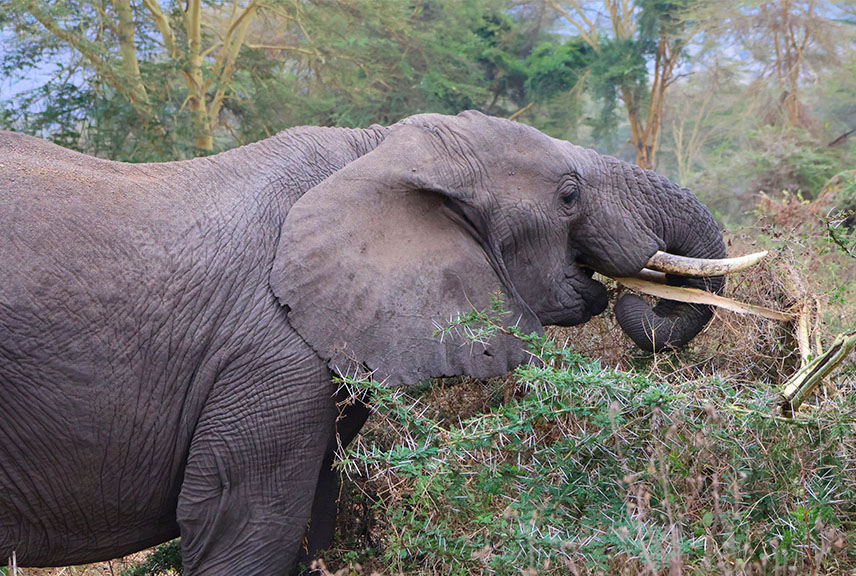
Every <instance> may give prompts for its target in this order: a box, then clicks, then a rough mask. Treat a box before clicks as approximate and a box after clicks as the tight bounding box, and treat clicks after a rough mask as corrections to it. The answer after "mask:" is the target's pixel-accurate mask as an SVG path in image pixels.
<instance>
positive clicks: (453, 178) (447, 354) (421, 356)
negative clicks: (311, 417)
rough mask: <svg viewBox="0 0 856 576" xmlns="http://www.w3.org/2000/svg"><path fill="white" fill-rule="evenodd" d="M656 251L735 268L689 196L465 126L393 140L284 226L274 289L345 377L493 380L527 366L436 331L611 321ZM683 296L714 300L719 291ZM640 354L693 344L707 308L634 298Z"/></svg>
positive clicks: (625, 316) (523, 130)
mask: <svg viewBox="0 0 856 576" xmlns="http://www.w3.org/2000/svg"><path fill="white" fill-rule="evenodd" d="M658 250H663V251H667V252H672V253H674V254H678V255H684V256H691V257H695V258H721V257H723V256H724V253H725V249H724V246H723V243H722V238H721V235H720V233H719V231H718V229H717V226H716V224H715V222H714V221H713V218H712V217H711V215H710V213H709V212H708V211H707V209H706V208H705V207H704V206H703V205H702V204H701V203H700V202H699V201H698V200H697V199H696V198H695V197H694V196H693V195H692V194H691V193H690V192H689V191H688V190H686V189H684V188H680V187H679V186H677V185H675V184H673V183H671V182H669V181H668V180H667V179H665V178H662V177H660V176H658V175H656V174H655V173H653V172H647V171H643V170H641V169H639V168H637V167H635V166H631V165H629V164H626V163H624V162H621V161H619V160H617V159H615V158H611V157H607V156H602V155H599V154H597V153H595V152H593V151H590V150H585V149H583V148H579V147H577V146H574V145H572V144H569V143H568V142H565V141H561V140H556V139H553V138H550V137H548V136H546V135H544V134H543V133H541V132H539V131H537V130H535V129H533V128H531V127H528V126H526V125H523V124H520V123H516V122H511V121H507V120H501V119H497V118H490V117H487V116H484V115H482V114H479V113H474V112H468V113H464V114H461V115H458V116H455V117H446V116H439V115H434V114H425V115H419V116H414V117H411V118H408V119H406V120H404V121H402V122H400V123H399V124H397V125H395V126H393V127H392V128H391V129H390V131H389V133H388V135H387V136H386V138H385V139H384V141H383V142H382V143H381V144H380V145H379V146H378V147H377V148H375V149H374V150H373V151H372V152H370V153H368V154H366V155H365V156H363V157H361V158H359V159H358V160H356V161H354V162H352V163H350V164H348V165H347V166H345V167H344V168H343V169H341V170H339V171H338V172H336V173H335V174H333V175H332V176H330V177H329V178H327V179H326V180H324V181H323V182H322V183H320V184H319V185H317V186H315V187H314V188H312V189H311V190H309V191H308V192H307V193H306V194H305V195H304V196H303V197H301V198H300V199H299V200H298V201H297V202H296V203H295V204H294V206H292V208H291V209H290V211H289V212H288V214H287V216H286V218H285V220H284V223H283V225H282V230H281V237H280V241H279V246H278V251H277V254H276V258H275V260H274V264H273V269H272V272H271V285H272V287H273V291H274V293H275V294H276V296H277V297H278V298H279V300H280V301H281V303H282V304H284V305H285V306H286V307H287V308H288V309H289V312H288V313H289V321H290V322H291V323H292V325H293V326H294V327H295V328H296V329H297V330H298V332H299V333H300V334H301V336H302V337H303V338H304V339H305V340H306V341H307V342H308V343H309V344H310V345H312V346H313V348H314V349H315V350H316V351H317V352H318V353H319V354H320V355H321V356H322V357H324V358H325V359H327V360H328V361H329V363H330V366H331V367H332V368H334V369H336V370H338V371H339V372H341V373H346V372H349V371H351V370H353V369H354V368H355V367H361V368H363V369H368V370H370V371H374V372H375V377H376V378H386V379H388V381H389V382H390V383H391V384H396V383H402V382H404V383H411V382H415V381H418V380H422V379H425V378H429V377H440V376H451V375H457V374H462V373H466V374H469V375H472V376H475V377H486V376H491V375H495V374H499V373H502V372H505V371H507V370H509V369H510V368H512V367H513V366H515V365H517V364H519V363H520V362H522V361H524V360H525V359H526V357H527V355H526V353H525V351H524V350H523V349H522V346H521V344H520V343H519V342H518V341H517V340H516V339H515V338H513V337H511V336H508V335H506V334H503V333H500V334H498V335H496V336H494V337H493V338H491V339H490V340H489V341H486V342H472V341H467V340H466V339H465V338H463V337H462V336H460V335H452V336H447V337H445V338H440V337H438V336H437V332H438V329H441V328H442V327H443V326H446V325H448V324H449V322H450V320H453V319H454V318H455V317H456V316H457V315H458V314H465V313H467V312H469V311H472V310H473V309H474V308H475V309H484V308H487V307H489V305H490V300H491V294H493V293H498V292H501V293H502V295H503V299H504V304H505V307H506V308H507V309H508V310H509V311H510V314H509V315H507V316H506V317H505V320H504V321H505V322H506V323H507V324H515V325H517V326H518V327H519V328H520V329H522V330H523V331H525V332H531V331H538V330H541V326H542V325H548V324H558V325H574V324H580V323H583V322H585V321H587V320H588V319H589V318H591V316H593V315H596V314H599V313H600V312H602V311H603V310H604V308H605V307H606V305H607V295H606V289H605V288H604V286H603V285H602V284H600V283H599V282H597V281H595V280H594V279H593V278H592V275H593V272H594V271H598V272H601V273H603V274H606V275H609V276H629V275H633V274H635V273H637V272H639V271H640V270H642V269H643V268H644V267H645V265H646V263H647V262H648V260H649V258H650V257H651V256H652V255H654V254H655V252H657V251H658ZM669 281H670V283H673V284H674V283H685V284H689V285H696V286H699V287H702V288H705V289H708V290H714V291H717V290H719V289H720V288H721V286H722V278H721V277H719V278H709V279H695V280H685V279H679V278H677V277H669ZM615 310H616V314H617V317H618V320H619V322H620V324H621V326H622V327H623V329H624V330H625V331H626V332H627V333H628V334H629V336H630V337H631V338H632V339H633V340H634V341H635V342H636V343H637V345H639V346H640V347H642V348H644V349H648V350H660V349H663V348H667V347H677V346H681V345H683V344H685V343H686V342H688V341H689V340H690V339H691V338H693V337H694V336H695V335H696V334H697V333H698V332H699V331H700V330H701V329H702V328H703V327H704V325H705V324H706V323H707V321H708V320H709V319H710V316H711V312H710V311H709V309H708V308H707V307H705V306H698V305H689V304H682V303H676V302H671V301H662V302H660V303H658V304H657V305H656V306H655V307H653V308H651V307H650V306H648V304H647V303H646V302H645V301H644V300H642V299H641V298H639V297H637V296H633V295H625V296H624V297H623V298H622V299H621V300H620V301H619V302H618V304H617V306H616V309H615Z"/></svg>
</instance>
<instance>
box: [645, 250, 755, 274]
mask: <svg viewBox="0 0 856 576" xmlns="http://www.w3.org/2000/svg"><path fill="white" fill-rule="evenodd" d="M766 255H767V251H766V250H765V251H763V252H756V253H754V254H747V255H746V256H739V257H737V258H718V259H708V258H688V257H686V256H677V255H675V254H669V253H668V252H660V251H658V252H657V253H656V254H654V255H653V256H651V259H650V260H648V264H646V266H647V267H648V268H650V269H651V270H656V271H658V272H664V273H666V274H674V275H676V276H689V277H693V278H705V277H708V276H722V275H724V274H733V273H734V272H740V271H741V270H746V269H747V268H751V267H752V266H754V265H755V264H757V263H758V262H760V261H761V260H762V259H763V258H764V257H765V256H766Z"/></svg>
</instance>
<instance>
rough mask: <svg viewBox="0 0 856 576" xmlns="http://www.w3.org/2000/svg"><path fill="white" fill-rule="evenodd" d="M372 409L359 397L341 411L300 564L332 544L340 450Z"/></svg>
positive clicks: (341, 396) (320, 477)
mask: <svg viewBox="0 0 856 576" xmlns="http://www.w3.org/2000/svg"><path fill="white" fill-rule="evenodd" d="M348 396H349V395H348V393H346V392H341V393H340V394H339V396H338V397H337V398H336V401H337V403H340V402H343V401H345V400H347V399H348ZM370 413H371V409H370V408H369V406H368V405H367V404H365V403H364V402H362V401H360V400H357V399H355V400H354V401H353V403H352V404H348V405H347V406H345V408H344V409H342V410H341V413H340V414H339V419H338V420H337V421H336V434H335V435H334V436H333V437H332V438H331V439H330V442H329V443H328V445H327V451H326V453H325V454H324V461H323V463H322V464H321V472H320V473H319V475H318V485H317V487H316V488H315V500H314V502H313V503H312V520H311V521H310V523H309V528H308V529H307V531H306V544H305V546H301V548H300V558H299V561H298V562H299V564H302V565H304V566H308V565H309V564H310V563H311V561H312V560H313V559H315V558H317V557H318V555H319V553H320V552H321V551H323V550H326V549H327V548H329V547H330V543H331V542H332V541H333V533H334V532H335V529H336V515H337V512H338V509H337V504H338V500H339V488H340V486H339V474H338V473H337V472H336V471H335V470H333V462H334V461H335V459H336V450H337V449H338V447H339V445H340V444H341V446H342V447H345V446H347V445H348V444H350V443H351V441H352V440H353V439H354V438H355V437H356V436H357V434H358V433H359V432H360V429H361V428H362V427H363V424H365V423H366V420H367V419H368V417H369V414H370Z"/></svg>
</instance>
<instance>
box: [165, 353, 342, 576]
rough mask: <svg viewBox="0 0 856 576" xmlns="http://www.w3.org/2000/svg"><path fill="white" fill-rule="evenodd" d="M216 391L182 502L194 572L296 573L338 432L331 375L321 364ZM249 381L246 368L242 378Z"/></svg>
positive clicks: (197, 435) (187, 563)
mask: <svg viewBox="0 0 856 576" xmlns="http://www.w3.org/2000/svg"><path fill="white" fill-rule="evenodd" d="M265 368H266V370H265V371H268V370H270V372H268V375H267V377H266V378H262V377H261V376H260V375H259V372H258V371H255V370H250V371H249V373H250V374H252V375H253V378H252V381H251V382H246V383H242V384H235V383H234V381H232V382H230V381H229V378H225V379H224V381H223V382H220V383H218V385H217V386H215V388H214V389H213V390H212V393H211V395H210V397H209V400H208V402H207V403H206V407H205V410H204V412H203V415H202V418H201V419H200V421H199V423H198V425H197V427H196V430H195V432H194V435H193V440H192V442H191V447H190V453H189V456H188V462H187V466H186V468H185V477H184V480H183V483H182V488H181V494H180V496H179V503H178V522H179V525H180V527H181V543H182V557H183V563H184V573H185V574H186V575H188V576H197V575H200V574H204V575H206V576H210V575H220V574H222V575H230V576H231V575H234V574H241V575H242V576H254V575H258V576H270V575H274V574H287V573H288V572H289V570H290V569H291V567H292V566H293V565H294V562H295V560H296V558H297V554H298V549H299V546H300V542H301V540H302V539H303V535H304V531H305V529H306V524H307V522H308V521H309V517H310V512H311V506H312V501H313V497H314V493H315V486H316V483H317V480H318V472H319V470H320V468H321V463H322V460H323V458H324V454H325V450H326V449H327V445H328V439H329V438H330V436H331V435H332V434H333V424H334V421H335V414H336V413H335V405H334V399H333V396H332V393H333V390H332V384H331V383H330V378H329V373H328V372H327V370H326V367H325V366H324V365H323V363H322V362H321V361H320V360H318V359H317V357H314V355H313V357H311V358H306V359H305V360H304V361H303V362H302V363H300V364H297V365H295V364H294V363H291V364H287V365H285V366H279V367H276V366H274V365H272V364H270V363H268V364H266V366H265ZM241 374H242V375H246V374H247V371H246V367H244V368H243V369H242V370H241Z"/></svg>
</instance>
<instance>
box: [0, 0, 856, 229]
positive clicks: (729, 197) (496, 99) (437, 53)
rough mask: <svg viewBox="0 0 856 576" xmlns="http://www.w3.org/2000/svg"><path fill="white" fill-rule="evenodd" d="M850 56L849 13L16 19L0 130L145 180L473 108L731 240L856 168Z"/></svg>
mask: <svg viewBox="0 0 856 576" xmlns="http://www.w3.org/2000/svg"><path fill="white" fill-rule="evenodd" d="M854 38H856V6H854V4H853V3H852V2H843V1H842V2H839V1H834V0H770V1H766V0H574V1H571V2H567V1H566V2H561V1H558V0H556V1H553V0H421V1H420V0H383V1H370V0H343V1H334V0H223V1H220V0H176V1H173V0H64V1H51V2H37V1H34V0H5V1H4V2H3V3H2V5H0V39H2V48H0V56H2V61H1V62H2V64H0V101H2V107H0V126H2V127H3V128H6V129H12V130H17V131H22V132H27V133H32V134H37V135H40V136H42V137H45V138H49V139H51V140H53V141H55V142H57V143H59V144H62V145H63V146H67V147H70V148H75V149H78V150H82V151H85V152H88V153H91V154H94V155H97V156H101V157H104V158H111V159H115V160H127V161H135V162H136V161H161V160H172V159H181V158H188V157H193V156H197V155H201V154H210V153H213V152H218V151H221V150H225V149H228V148H231V147H234V146H238V145H241V144H245V143H248V142H252V141H255V140H259V139H261V138H264V137H266V136H269V135H271V134H274V133H276V132H278V131H280V130H283V129H285V128H288V127H290V126H295V125H301V124H313V125H325V126H350V127H354V126H368V125H369V124H372V123H382V124H389V123H392V122H395V121H397V120H399V119H401V118H403V117H405V116H408V115H411V114H415V113H419V112H440V113H450V114H453V113H457V112H459V111H461V110H464V109H471V108H472V109H477V110H481V111H483V112H485V113H487V114H493V115H497V116H512V115H513V116H514V117H515V118H517V119H519V120H520V121H522V122H526V123H528V124H531V125H533V126H535V127H537V128H539V129H541V130H543V131H545V132H547V133H548V134H550V135H552V136H555V137H558V138H564V139H567V140H570V141H572V142H575V143H577V144H580V145H584V146H588V147H592V148H595V149H597V150H599V151H601V152H607V153H610V154H614V155H617V156H620V157H622V158H624V159H626V160H629V161H635V162H636V163H638V164H639V165H641V166H643V167H646V168H652V169H656V170H658V171H659V172H661V173H664V174H666V175H668V176H670V177H672V178H674V179H676V180H677V181H679V182H680V183H682V184H684V185H687V186H691V187H693V188H694V189H695V190H697V193H698V194H699V195H700V196H701V197H702V199H703V200H704V201H705V202H707V203H708V204H709V205H711V206H712V207H713V208H714V210H715V212H716V213H717V216H719V217H720V219H721V220H723V221H724V222H725V223H731V222H734V221H740V220H741V219H742V218H743V216H744V215H745V213H746V211H747V210H751V208H752V207H753V206H754V203H755V200H756V199H757V193H758V192H759V191H760V190H763V191H765V192H766V193H768V194H773V195H778V194H781V193H782V191H783V190H787V191H788V192H789V193H791V194H799V195H801V197H802V198H803V199H806V200H810V199H812V198H813V196H814V195H816V194H817V192H818V191H819V189H820V187H821V186H822V185H823V183H824V182H825V181H826V180H827V179H829V178H830V177H832V176H833V175H835V174H836V173H837V172H839V171H841V170H842V169H845V168H852V164H853V157H854V150H856V133H853V132H852V130H854V129H856V49H854V48H855V47H856V44H854Z"/></svg>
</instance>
